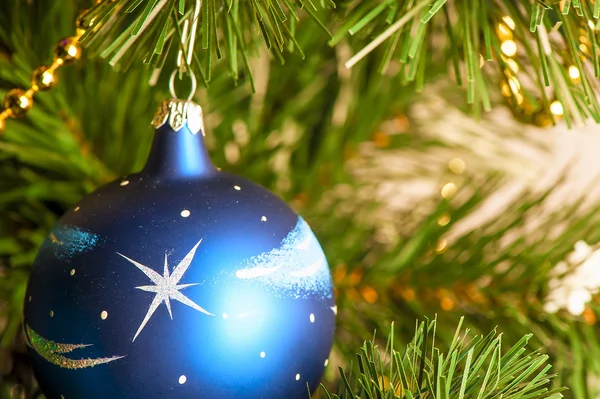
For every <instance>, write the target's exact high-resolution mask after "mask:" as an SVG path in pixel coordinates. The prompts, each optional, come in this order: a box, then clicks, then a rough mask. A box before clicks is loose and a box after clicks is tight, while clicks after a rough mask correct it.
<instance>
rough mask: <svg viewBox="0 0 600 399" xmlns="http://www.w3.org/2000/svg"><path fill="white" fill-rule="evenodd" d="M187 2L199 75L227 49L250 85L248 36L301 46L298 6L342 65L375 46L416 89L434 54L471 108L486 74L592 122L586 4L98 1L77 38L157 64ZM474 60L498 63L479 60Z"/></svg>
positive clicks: (125, 60)
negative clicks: (345, 45) (340, 55)
mask: <svg viewBox="0 0 600 399" xmlns="http://www.w3.org/2000/svg"><path fill="white" fill-rule="evenodd" d="M197 4H200V5H201V12H200V13H199V21H198V22H199V26H200V28H199V30H198V33H197V38H196V44H195V47H194V54H195V55H194V57H195V59H196V60H197V62H194V63H193V66H192V69H193V70H194V71H196V72H197V74H198V75H200V76H202V78H203V80H204V82H205V84H208V83H209V82H210V81H211V78H212V70H213V68H214V67H215V64H216V62H217V61H218V60H221V59H226V63H227V65H228V68H227V70H228V72H229V74H230V75H231V76H232V78H233V79H234V80H235V81H237V80H238V79H240V77H241V75H245V76H248V77H249V78H250V80H249V81H250V82H251V83H253V81H252V80H251V76H252V71H251V69H250V66H249V64H248V62H247V60H248V58H249V57H250V55H251V54H252V53H253V52H254V51H255V48H256V45H257V43H258V42H259V41H262V42H263V43H264V45H266V47H267V48H268V49H269V50H270V52H271V55H272V57H273V58H274V59H277V60H279V61H280V62H281V63H283V62H284V59H285V58H286V55H285V54H286V53H289V52H293V51H296V52H297V53H298V54H300V55H302V54H303V53H304V52H307V51H311V50H310V49H302V48H301V47H300V45H299V43H298V41H297V39H296V35H297V28H296V25H297V24H298V22H299V21H300V22H302V24H304V22H303V21H302V20H303V19H306V18H302V16H303V15H304V16H306V15H308V16H310V19H311V20H312V21H313V22H312V23H314V24H316V25H319V26H320V27H321V28H322V30H323V32H325V34H323V35H322V38H321V40H323V41H325V40H328V36H329V37H330V38H331V39H330V44H331V45H337V44H339V43H341V42H350V43H351V45H352V48H353V49H354V55H353V56H351V57H348V59H347V60H345V61H346V62H345V65H346V67H348V68H352V67H353V66H354V65H356V64H357V63H359V62H361V61H362V60H363V59H364V58H365V57H367V56H368V55H369V54H370V53H372V52H376V53H377V55H371V56H373V57H376V58H378V59H380V60H381V65H380V68H379V69H380V72H382V73H386V71H388V70H389V68H390V65H396V66H395V68H394V69H396V70H398V72H395V73H400V74H401V75H402V76H403V77H404V81H405V82H407V83H408V82H417V89H420V88H422V86H423V84H424V80H423V76H424V71H425V70H426V69H427V68H429V67H431V65H432V64H434V63H439V62H440V61H442V62H445V63H448V65H452V66H453V71H454V75H455V79H456V81H457V82H458V83H459V84H460V85H461V86H463V87H464V89H465V90H466V99H467V102H468V103H469V104H471V105H472V107H473V109H474V111H476V112H477V113H478V112H479V110H480V109H484V110H489V109H490V108H491V103H490V100H489V95H488V87H487V86H488V84H487V81H488V80H489V76H490V74H492V75H493V76H494V77H495V79H496V80H501V81H503V82H504V84H505V85H509V87H510V88H511V89H512V90H511V91H510V93H509V95H510V96H512V97H513V101H514V102H515V104H516V105H517V106H520V105H522V104H523V101H524V99H526V101H527V102H528V103H531V106H532V107H536V108H542V109H545V110H546V111H547V112H549V110H550V105H551V103H552V102H553V101H555V100H557V101H560V102H561V103H562V106H563V108H564V115H565V119H566V121H567V123H568V124H575V125H581V124H582V123H584V121H585V120H586V119H588V118H592V119H594V120H595V121H596V122H599V121H600V105H599V104H598V100H597V97H598V93H600V85H599V84H598V83H597V82H596V79H595V78H597V77H598V76H600V57H598V51H599V50H598V29H597V28H598V25H599V24H600V21H599V17H600V15H599V11H598V10H599V8H598V6H597V2H576V3H573V5H572V6H571V5H570V4H571V3H570V2H564V1H561V2H553V3H552V4H546V3H540V2H537V1H534V0H527V1H524V2H514V1H507V0H490V1H485V2H481V1H479V0H377V1H372V2H371V1H369V2H365V1H359V0H353V1H338V2H333V1H332V0H328V1H324V0H323V1H320V2H312V1H305V2H303V1H299V0H296V1H291V0H250V1H242V0H203V1H200V2H199V3H196V0H185V1H179V0H156V1H155V0H116V1H102V2H99V3H98V4H96V5H95V6H93V7H92V8H91V10H90V12H89V14H88V15H87V16H86V19H87V21H88V22H93V25H94V28H93V29H91V30H89V31H88V32H87V33H86V34H85V35H84V36H83V38H82V40H83V42H84V44H86V45H87V46H88V47H89V48H90V49H92V50H94V51H95V52H97V53H98V54H100V56H102V57H104V58H106V59H107V60H108V61H109V63H110V64H111V65H121V66H124V67H127V66H130V65H132V64H134V63H137V62H141V61H143V62H144V63H146V64H148V65H149V66H150V67H151V68H152V69H154V70H155V72H156V74H157V73H158V72H159V71H160V70H161V69H162V68H163V67H164V66H165V63H166V61H167V60H168V58H169V53H171V54H172V56H174V54H173V51H174V50H176V49H177V47H178V43H179V42H180V41H181V39H182V37H181V26H182V25H183V23H184V22H185V21H189V22H193V14H194V10H195V7H196V5H197ZM503 21H510V22H506V24H508V25H509V26H508V29H509V30H510V38H507V37H499V36H498V34H497V32H496V31H497V30H498V27H499V24H505V22H503ZM304 25H305V24H304ZM300 29H307V27H306V26H302V27H301V28H300ZM505 30H506V28H505ZM330 31H331V32H333V34H331V33H329V32H330ZM507 40H510V41H511V42H512V43H515V44H516V46H517V48H516V50H514V53H513V50H506V49H503V48H502V45H503V44H505V42H506V41H507ZM510 46H512V44H511V45H510ZM240 56H241V60H239V59H238V57H240ZM508 60H510V61H509V63H508V64H507V63H506V62H507V61H508ZM240 61H242V62H240ZM484 61H493V62H495V63H496V64H497V65H499V66H501V68H500V70H499V71H498V70H497V69H496V68H487V67H485V68H483V69H481V66H484V64H485V62H484ZM570 68H577V70H578V71H579V72H578V76H577V78H576V79H570V78H569V71H570ZM517 69H518V70H517ZM519 70H520V72H519ZM220 73H221V72H220ZM155 81H156V79H153V82H155ZM511 82H512V83H511ZM515 82H516V83H515Z"/></svg>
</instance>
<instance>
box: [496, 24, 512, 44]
mask: <svg viewBox="0 0 600 399" xmlns="http://www.w3.org/2000/svg"><path fill="white" fill-rule="evenodd" d="M496 33H497V34H498V37H499V38H500V40H511V39H512V38H513V33H512V31H511V30H510V28H509V27H508V26H507V25H506V24H504V23H502V22H500V23H499V24H498V25H496Z"/></svg>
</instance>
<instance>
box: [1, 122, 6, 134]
mask: <svg viewBox="0 0 600 399" xmlns="http://www.w3.org/2000/svg"><path fill="white" fill-rule="evenodd" d="M4 128H6V121H5V120H4V119H0V133H1V132H3V131H4Z"/></svg>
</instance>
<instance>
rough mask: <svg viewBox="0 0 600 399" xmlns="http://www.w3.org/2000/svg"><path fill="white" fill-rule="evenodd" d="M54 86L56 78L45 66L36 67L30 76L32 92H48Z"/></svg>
mask: <svg viewBox="0 0 600 399" xmlns="http://www.w3.org/2000/svg"><path fill="white" fill-rule="evenodd" d="M55 85H56V77H55V76H54V73H53V72H52V71H49V70H48V67H47V66H39V67H37V68H36V69H35V70H34V71H33V73H32V74H31V87H32V88H33V89H34V90H40V91H44V90H49V89H51V88H53V87H54V86H55Z"/></svg>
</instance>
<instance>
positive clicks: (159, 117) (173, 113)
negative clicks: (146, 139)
mask: <svg viewBox="0 0 600 399" xmlns="http://www.w3.org/2000/svg"><path fill="white" fill-rule="evenodd" d="M186 123H187V128H188V129H189V130H190V132H192V134H197V133H199V132H202V135H203V136H204V118H203V117H202V107H200V106H199V105H198V104H196V103H194V102H192V101H186V100H179V99H170V100H165V101H163V102H162V103H161V104H160V106H159V108H158V111H157V112H156V115H155V116H154V119H153V120H152V125H153V126H154V128H156V129H158V128H160V127H162V126H164V125H166V124H167V125H169V126H170V127H171V129H173V130H174V131H176V132H178V131H179V130H181V129H182V128H183V127H184V126H185V125H186Z"/></svg>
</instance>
